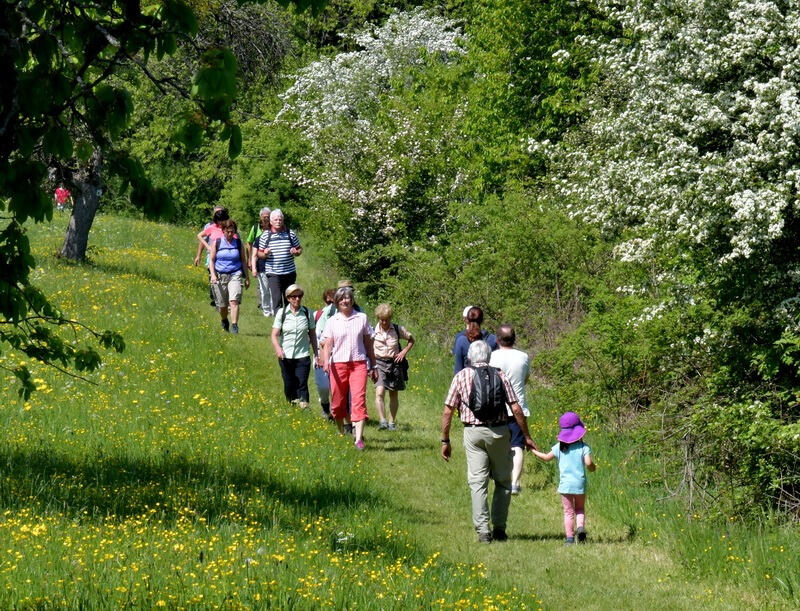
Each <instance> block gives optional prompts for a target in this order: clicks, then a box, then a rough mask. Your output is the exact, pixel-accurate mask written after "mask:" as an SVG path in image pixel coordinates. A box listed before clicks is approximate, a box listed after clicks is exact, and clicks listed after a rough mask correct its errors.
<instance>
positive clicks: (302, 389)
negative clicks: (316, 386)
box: [294, 356, 311, 408]
mask: <svg viewBox="0 0 800 611" xmlns="http://www.w3.org/2000/svg"><path fill="white" fill-rule="evenodd" d="M310 372H311V358H310V357H308V356H306V357H303V358H301V359H297V366H296V367H295V370H294V378H295V384H296V385H297V398H298V399H300V407H303V408H306V407H308V398H309V395H308V374H309V373H310Z"/></svg>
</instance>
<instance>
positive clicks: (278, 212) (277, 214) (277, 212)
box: [269, 208, 283, 220]
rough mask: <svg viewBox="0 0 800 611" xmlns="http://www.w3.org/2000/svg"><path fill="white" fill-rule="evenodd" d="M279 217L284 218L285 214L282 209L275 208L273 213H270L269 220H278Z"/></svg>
mask: <svg viewBox="0 0 800 611" xmlns="http://www.w3.org/2000/svg"><path fill="white" fill-rule="evenodd" d="M278 217H281V218H283V212H281V209H280V208H275V210H273V211H272V212H270V213H269V220H272V219H274V218H275V219H276V218H278Z"/></svg>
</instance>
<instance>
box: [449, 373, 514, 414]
mask: <svg viewBox="0 0 800 611" xmlns="http://www.w3.org/2000/svg"><path fill="white" fill-rule="evenodd" d="M482 366H483V365H482ZM499 373H500V379H501V380H502V381H503V388H504V389H505V391H506V403H508V404H509V405H510V404H512V403H519V400H518V399H517V395H516V394H515V393H514V389H513V388H511V384H509V383H508V378H506V374H504V373H503V372H502V371H500V372H499ZM473 375H475V372H474V371H473V370H472V369H471V368H470V367H465V368H464V369H462V370H461V371H459V372H458V373H457V374H456V375H455V376H453V381H452V382H450V390H449V391H448V393H447V398H446V399H445V400H444V404H445V405H446V406H447V407H451V408H455V409H457V410H458V414H459V416H460V417H461V422H463V423H464V424H483V422H481V421H480V420H478V419H477V418H476V417H475V414H473V413H472V410H471V409H470V408H469V395H470V393H472V376H473Z"/></svg>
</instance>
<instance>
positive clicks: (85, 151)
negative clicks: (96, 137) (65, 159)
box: [75, 140, 94, 163]
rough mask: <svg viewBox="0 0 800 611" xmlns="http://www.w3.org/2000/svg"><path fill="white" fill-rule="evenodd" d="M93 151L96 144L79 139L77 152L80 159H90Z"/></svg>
mask: <svg viewBox="0 0 800 611" xmlns="http://www.w3.org/2000/svg"><path fill="white" fill-rule="evenodd" d="M93 152H94V146H93V145H92V143H91V142H87V141H86V140H79V141H78V143H77V145H76V147H75V154H76V155H77V157H78V159H80V160H81V161H83V162H84V163H86V162H87V161H89V159H90V158H91V156H92V153H93Z"/></svg>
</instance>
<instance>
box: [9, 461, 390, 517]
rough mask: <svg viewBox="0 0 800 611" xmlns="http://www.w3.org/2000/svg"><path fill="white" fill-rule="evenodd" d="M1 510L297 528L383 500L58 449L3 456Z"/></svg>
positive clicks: (232, 470) (258, 473)
mask: <svg viewBox="0 0 800 611" xmlns="http://www.w3.org/2000/svg"><path fill="white" fill-rule="evenodd" d="M0 465H2V466H3V475H4V477H3V478H2V479H0V508H2V509H15V508H25V507H34V508H36V509H37V510H42V511H57V512H59V513H62V514H63V515H65V516H67V517H70V518H75V519H80V518H86V517H88V518H98V517H106V516H115V517H117V518H126V517H130V516H141V515H142V514H145V513H147V512H148V511H150V512H155V513H156V515H157V516H158V518H159V519H161V520H163V521H164V522H166V523H172V522H174V521H175V520H177V519H178V518H179V517H181V516H187V514H188V516H189V517H195V518H199V517H202V518H204V519H205V520H207V522H208V523H210V524H213V523H215V522H219V521H222V520H228V519H235V520H247V521H248V522H249V523H252V522H255V523H257V524H259V525H260V526H262V527H267V528H269V527H289V526H296V525H297V524H298V523H299V521H300V520H301V519H302V518H307V517H308V516H309V515H320V514H331V513H337V512H339V513H342V514H345V515H348V514H349V513H351V512H352V513H356V512H357V511H359V510H360V509H361V508H363V507H365V506H367V507H368V506H375V505H377V504H379V503H380V499H378V498H377V497H375V496H374V495H373V494H371V493H370V492H369V490H368V489H367V488H366V487H365V486H363V485H359V481H358V480H357V479H356V478H353V480H350V481H343V482H335V483H334V482H324V481H319V480H316V481H312V482H306V481H305V480H303V481H300V482H287V481H284V480H282V479H281V478H280V476H279V475H274V474H272V473H269V472H265V471H263V470H260V469H255V468H253V467H251V466H249V465H247V464H242V463H228V464H220V463H217V464H214V463H212V462H207V461H205V460H203V459H200V460H198V459H192V458H189V457H185V456H174V455H170V454H166V453H165V454H164V455H161V456H158V457H154V458H152V459H150V460H148V459H139V458H130V457H124V456H108V455H104V454H102V453H95V454H93V455H86V456H85V457H83V458H82V459H80V460H75V459H74V458H72V457H68V456H66V455H64V454H62V453H59V452H58V451H53V450H49V449H41V450H34V451H8V450H6V451H0Z"/></svg>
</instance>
